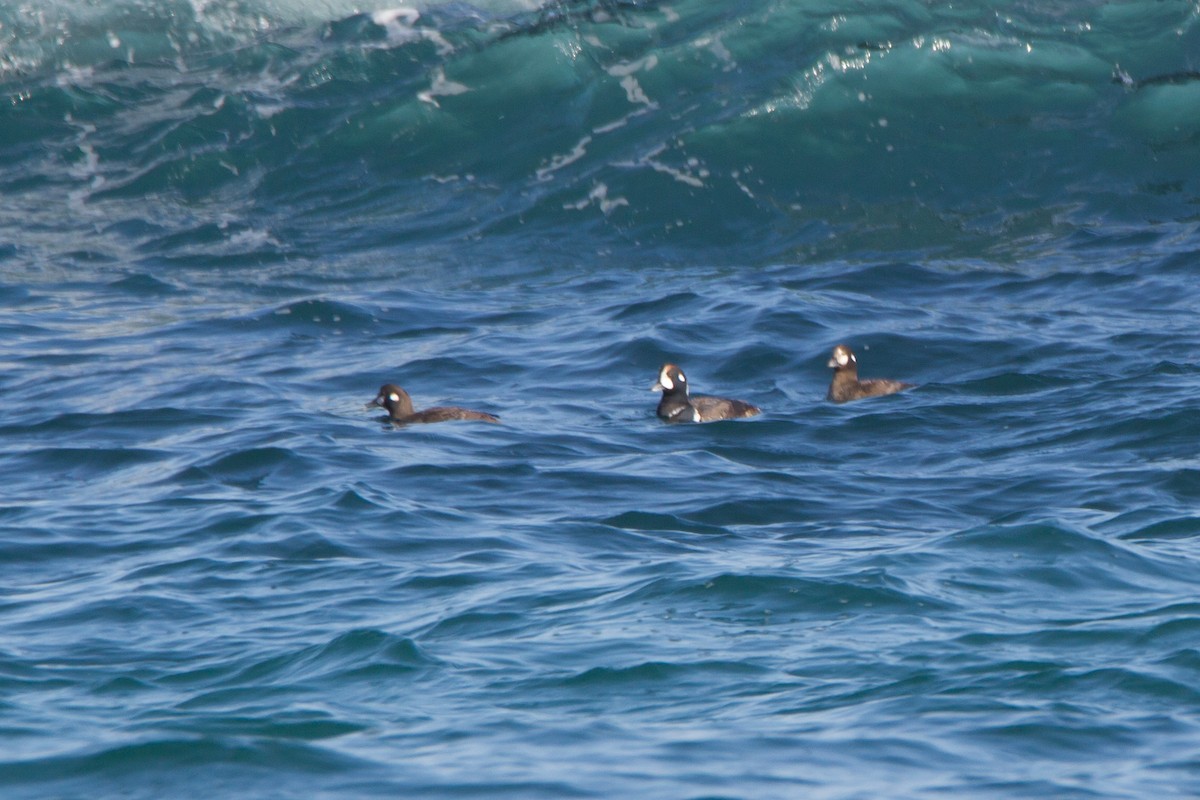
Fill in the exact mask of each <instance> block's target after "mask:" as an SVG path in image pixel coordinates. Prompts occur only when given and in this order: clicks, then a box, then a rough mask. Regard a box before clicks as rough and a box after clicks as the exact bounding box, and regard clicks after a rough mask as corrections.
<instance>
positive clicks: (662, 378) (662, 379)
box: [658, 369, 675, 392]
mask: <svg viewBox="0 0 1200 800" xmlns="http://www.w3.org/2000/svg"><path fill="white" fill-rule="evenodd" d="M658 385H659V386H661V387H662V388H664V389H666V390H667V391H668V392H669V391H671V390H672V389H674V388H675V381H673V380H671V376H670V375H668V374H667V371H666V370H665V369H664V370H663V371H662V372H660V373H659V374H658Z"/></svg>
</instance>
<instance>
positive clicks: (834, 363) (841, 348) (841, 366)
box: [825, 344, 916, 403]
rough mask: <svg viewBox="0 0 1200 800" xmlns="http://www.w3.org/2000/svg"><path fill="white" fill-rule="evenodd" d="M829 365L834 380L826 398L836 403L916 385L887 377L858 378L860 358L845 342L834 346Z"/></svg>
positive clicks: (901, 389) (877, 395) (899, 390)
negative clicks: (862, 379)
mask: <svg viewBox="0 0 1200 800" xmlns="http://www.w3.org/2000/svg"><path fill="white" fill-rule="evenodd" d="M829 366H830V367H832V368H833V382H832V383H830V384H829V394H828V395H826V396H825V399H826V400H831V401H833V402H835V403H848V402H850V401H851V400H861V399H863V398H864V397H879V396H881V395H885V394H895V393H896V392H902V391H904V390H905V389H911V388H912V387H913V386H915V385H916V384H912V383H903V382H901V381H893V380H888V379H887V378H870V379H868V380H865V381H860V380H859V379H858V359H857V358H855V357H854V351H853V350H851V349H850V348H849V347H847V346H846V345H844V344H839V345H838V346H837V347H835V348H833V357H832V358H830V359H829Z"/></svg>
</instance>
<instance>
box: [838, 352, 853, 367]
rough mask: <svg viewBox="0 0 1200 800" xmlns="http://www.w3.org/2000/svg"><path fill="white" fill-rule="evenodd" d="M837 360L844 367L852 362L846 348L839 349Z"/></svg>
mask: <svg viewBox="0 0 1200 800" xmlns="http://www.w3.org/2000/svg"><path fill="white" fill-rule="evenodd" d="M837 362H838V364H840V365H841V366H843V367H844V366H846V365H847V364H849V363H850V356H848V355H846V351H845V350H838V354H837Z"/></svg>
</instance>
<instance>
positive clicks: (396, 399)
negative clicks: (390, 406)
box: [388, 392, 400, 403]
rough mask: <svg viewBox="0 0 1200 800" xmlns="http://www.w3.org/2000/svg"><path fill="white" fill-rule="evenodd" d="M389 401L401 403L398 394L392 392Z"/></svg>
mask: <svg viewBox="0 0 1200 800" xmlns="http://www.w3.org/2000/svg"><path fill="white" fill-rule="evenodd" d="M388 400H391V401H392V402H393V403H399V402H400V395H398V394H396V393H395V392H392V393H391V394H389V395H388Z"/></svg>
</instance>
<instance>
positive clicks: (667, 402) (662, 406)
mask: <svg viewBox="0 0 1200 800" xmlns="http://www.w3.org/2000/svg"><path fill="white" fill-rule="evenodd" d="M650 391H652V392H660V391H661V392H662V400H660V401H659V402H658V415H659V416H660V417H662V418H663V419H665V420H666V421H667V422H712V421H714V420H718V419H737V418H739V417H753V416H754V415H756V414H761V413H762V409H761V408H758V407H757V406H752V405H750V404H749V403H744V402H742V401H741V400H730V399H729V398H727V397H689V396H688V385H687V376H685V375H684V374H683V370H681V369H680V368H679V367H677V366H675V365H674V364H663V366H662V369H660V370H659V371H658V383H656V384H654V385H653V386H651V387H650Z"/></svg>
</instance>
